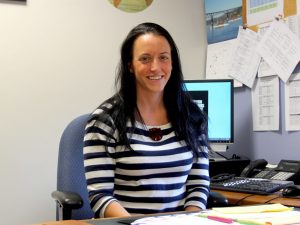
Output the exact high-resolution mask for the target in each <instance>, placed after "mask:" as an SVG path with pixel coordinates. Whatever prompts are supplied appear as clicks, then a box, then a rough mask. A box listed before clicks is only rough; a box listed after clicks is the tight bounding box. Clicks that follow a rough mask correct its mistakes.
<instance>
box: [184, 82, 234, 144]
mask: <svg viewBox="0 0 300 225" xmlns="http://www.w3.org/2000/svg"><path fill="white" fill-rule="evenodd" d="M184 84H185V87H186V90H187V91H188V92H189V94H190V95H191V97H192V98H193V99H194V101H195V102H196V103H197V104H198V106H199V107H200V108H201V110H203V111H204V112H205V113H206V114H207V115H208V140H209V142H211V143H233V134H234V131H233V126H234V123H233V80H231V79H214V80H185V81H184Z"/></svg>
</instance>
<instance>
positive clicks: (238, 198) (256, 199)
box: [36, 189, 300, 225]
mask: <svg viewBox="0 0 300 225" xmlns="http://www.w3.org/2000/svg"><path fill="white" fill-rule="evenodd" d="M213 191H215V192H219V193H220V194H222V195H223V196H224V197H226V198H227V199H228V202H229V205H232V206H233V205H240V206H242V205H257V204H268V203H281V204H283V205H286V206H293V207H297V208H300V198H287V197H282V196H281V194H280V193H275V194H271V195H256V194H249V193H241V192H231V191H221V190H215V189H213ZM178 213H180V212H178ZM115 220H117V219H115ZM115 220H114V219H110V218H107V219H100V220H94V221H95V222H96V221H98V222H97V224H101V225H115V224H116V221H115ZM100 221H101V222H100ZM88 224H93V223H91V222H90V221H74V220H72V221H70V220H68V221H56V222H47V223H42V224H36V225H88Z"/></svg>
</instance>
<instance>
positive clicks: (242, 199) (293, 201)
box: [213, 190, 300, 207]
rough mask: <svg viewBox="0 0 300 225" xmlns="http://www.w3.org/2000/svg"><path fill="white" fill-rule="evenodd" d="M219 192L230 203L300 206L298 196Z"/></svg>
mask: <svg viewBox="0 0 300 225" xmlns="http://www.w3.org/2000/svg"><path fill="white" fill-rule="evenodd" d="M213 191H215V192H219V193H220V194H222V195H223V196H224V197H226V198H227V199H228V202H229V204H230V205H255V204H266V203H281V204H283V205H286V206H294V207H300V198H287V197H282V196H281V194H280V193H275V194H271V195H257V194H249V193H241V192H231V191H221V190H213Z"/></svg>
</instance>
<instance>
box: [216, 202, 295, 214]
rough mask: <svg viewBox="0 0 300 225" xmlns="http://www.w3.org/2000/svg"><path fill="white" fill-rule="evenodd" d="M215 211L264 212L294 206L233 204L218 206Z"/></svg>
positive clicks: (278, 210) (229, 212) (288, 209)
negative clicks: (231, 205)
mask: <svg viewBox="0 0 300 225" xmlns="http://www.w3.org/2000/svg"><path fill="white" fill-rule="evenodd" d="M212 210H213V211H215V212H219V213H226V214H238V213H262V212H284V211H290V210H293V207H287V206H284V205H282V204H279V203H278V204H265V205H255V206H233V207H217V208H213V209H212Z"/></svg>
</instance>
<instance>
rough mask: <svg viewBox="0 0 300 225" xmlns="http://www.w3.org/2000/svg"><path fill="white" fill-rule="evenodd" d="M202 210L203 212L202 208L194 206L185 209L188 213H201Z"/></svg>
mask: <svg viewBox="0 0 300 225" xmlns="http://www.w3.org/2000/svg"><path fill="white" fill-rule="evenodd" d="M201 210H202V209H201V208H199V207H197V206H193V205H190V206H188V207H186V208H185V209H184V211H188V212H199V211H201Z"/></svg>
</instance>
